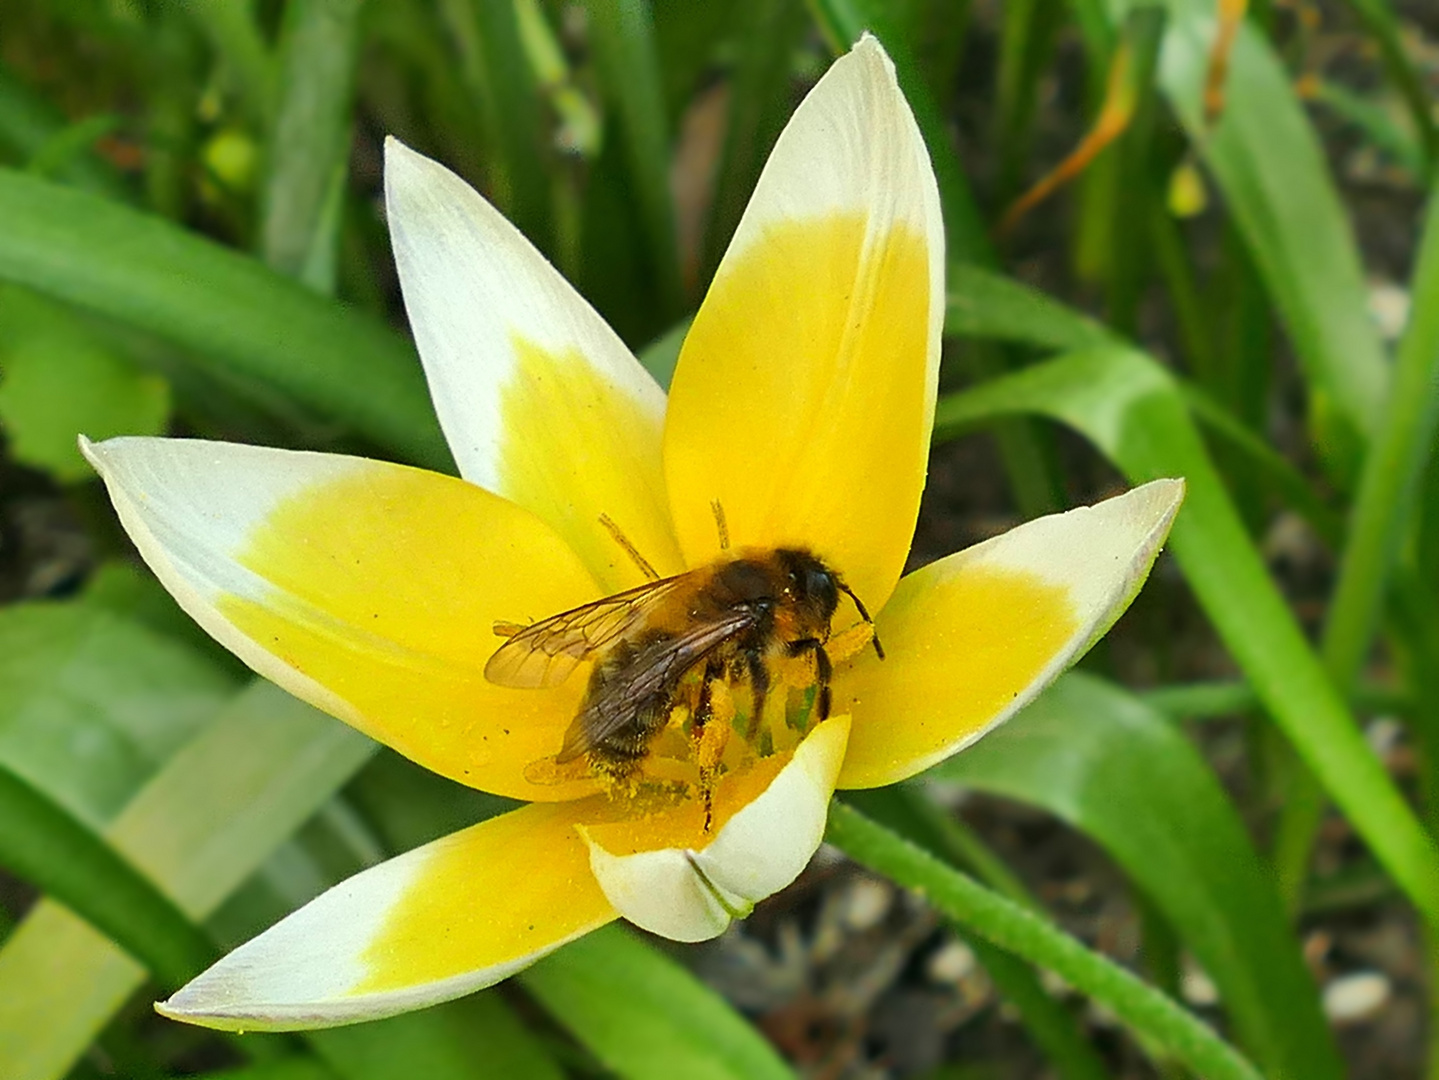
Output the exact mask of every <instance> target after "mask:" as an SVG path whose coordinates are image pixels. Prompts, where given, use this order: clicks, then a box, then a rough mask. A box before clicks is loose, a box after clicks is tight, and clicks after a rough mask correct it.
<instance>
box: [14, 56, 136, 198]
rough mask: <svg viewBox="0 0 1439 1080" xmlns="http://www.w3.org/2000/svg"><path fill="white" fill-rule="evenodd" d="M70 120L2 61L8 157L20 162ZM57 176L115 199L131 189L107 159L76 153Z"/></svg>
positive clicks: (60, 133) (59, 132) (50, 140)
mask: <svg viewBox="0 0 1439 1080" xmlns="http://www.w3.org/2000/svg"><path fill="white" fill-rule="evenodd" d="M68 126H69V121H68V120H67V119H66V118H65V114H64V113H62V112H61V111H60V110H59V109H56V108H55V107H54V106H53V105H51V104H50V103H49V102H48V101H46V100H45V99H44V98H43V97H41V96H40V95H39V94H37V93H36V92H35V91H33V90H31V89H30V87H28V86H26V85H25V83H23V82H22V81H21V80H20V79H19V78H18V77H17V76H16V75H15V74H14V73H13V72H12V71H10V70H9V69H8V68H7V67H5V66H4V65H3V64H0V150H3V151H5V152H6V153H5V157H6V158H7V159H15V160H17V161H18V162H19V163H20V164H26V163H28V162H30V161H31V160H32V159H33V158H34V157H35V156H36V155H37V154H40V153H42V152H44V151H45V149H46V148H47V147H49V146H51V145H53V140H54V139H56V138H60V137H63V133H64V132H65V131H66V130H67V127H68ZM58 179H60V180H62V181H64V182H66V183H70V184H74V185H76V186H77V187H83V188H86V189H88V190H90V191H95V192H99V193H100V194H103V195H108V196H110V197H111V198H112V199H126V198H129V197H131V192H130V190H129V188H128V187H127V186H126V184H125V181H124V180H123V179H122V178H121V176H120V174H119V173H118V172H116V170H115V168H114V167H113V166H112V165H111V164H110V163H109V162H108V161H106V160H105V159H104V158H101V157H99V156H98V155H95V154H91V153H77V154H74V155H71V156H70V157H69V158H67V159H66V161H65V162H64V164H63V165H62V167H61V168H60V170H59V174H58Z"/></svg>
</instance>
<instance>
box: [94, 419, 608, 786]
mask: <svg viewBox="0 0 1439 1080" xmlns="http://www.w3.org/2000/svg"><path fill="white" fill-rule="evenodd" d="M83 449H84V452H85V454H86V456H87V457H88V458H89V459H90V462H91V464H93V465H94V466H95V468H96V470H97V471H98V472H99V473H100V475H101V476H102V477H103V478H104V480H105V484H106V486H107V487H108V488H109V491H110V497H111V498H112V499H113V500H114V503H115V508H116V510H117V511H118V513H119V515H120V520H121V522H122V523H123V524H124V526H125V528H126V530H127V531H128V532H129V534H130V537H131V539H133V540H134V542H135V545H136V546H137V547H138V548H139V550H140V554H141V555H142V556H143V557H144V559H145V561H146V562H147V563H149V565H150V567H151V569H153V570H154V571H155V574H156V576H157V577H159V579H160V581H161V582H162V583H163V584H164V585H165V587H166V588H167V589H169V590H170V592H171V593H172V594H173V595H174V596H175V598H176V599H177V600H178V601H179V602H180V605H181V606H182V607H183V608H184V609H185V610H186V611H187V612H188V613H189V614H190V616H191V617H192V618H194V619H195V620H196V621H197V622H198V623H199V624H200V625H201V626H202V627H204V628H205V630H207V631H208V632H209V633H210V634H211V635H212V636H213V637H215V638H216V639H217V640H218V641H219V642H220V643H221V644H223V645H224V646H226V647H227V648H228V649H230V650H231V651H232V652H234V653H235V655H237V656H238V657H239V658H240V659H241V660H243V661H244V662H245V663H247V664H248V665H250V667H252V668H253V669H254V670H255V671H257V672H258V673H259V674H261V675H263V676H265V677H266V678H268V679H270V680H272V681H273V682H276V683H278V684H279V685H280V686H282V687H284V688H285V689H286V690H288V691H290V693H292V694H294V695H295V696H296V697H299V698H302V699H303V700H305V701H308V702H309V703H310V704H312V705H315V706H317V707H318V708H321V709H323V710H325V711H326V712H328V713H330V714H331V715H333V716H337V717H339V718H340V719H342V720H344V721H346V722H347V723H349V724H352V725H353V726H354V727H356V728H358V729H359V730H361V731H363V732H364V733H365V734H367V735H370V736H371V737H373V738H376V739H379V740H380V741H381V742H384V743H387V744H388V745H390V746H392V747H394V748H395V749H396V750H398V751H399V752H400V753H402V754H404V755H406V756H407V757H410V758H412V759H413V760H415V761H417V762H419V763H420V764H421V765H424V766H425V767H426V768H428V769H431V770H433V771H435V772H438V773H441V774H442V775H444V776H448V777H450V778H451V779H454V780H458V781H459V782H461V783H464V784H469V785H470V786H473V787H480V788H484V789H485V790H488V791H494V792H496V793H499V794H503V795H510V796H513V797H515V798H524V799H531V800H540V801H552V800H558V799H565V798H574V797H575V796H576V795H581V794H587V793H588V792H589V791H590V790H592V789H593V785H592V784H587V783H586V782H584V781H580V782H570V783H561V784H549V783H532V782H531V781H530V780H529V779H527V777H526V769H527V768H528V766H529V764H530V763H531V762H534V761H536V760H538V759H541V758H545V757H547V756H553V755H554V754H555V753H556V752H557V751H558V749H559V748H560V746H561V745H562V742H563V738H564V731H565V728H566V727H567V726H568V724H569V723H570V721H571V719H572V718H573V716H574V713H575V710H576V708H577V703H578V699H579V695H580V694H581V693H582V691H583V686H582V684H581V680H572V681H571V684H567V685H565V686H561V687H557V688H555V689H553V690H510V689H506V688H503V687H499V686H495V685H494V684H492V683H490V682H488V681H487V680H486V679H485V678H484V666H485V663H486V661H487V660H488V659H489V657H490V655H491V654H492V653H493V652H494V651H495V649H496V647H497V645H498V644H499V642H500V639H499V638H497V637H495V635H494V633H493V625H494V623H495V622H496V621H497V620H504V621H510V622H523V621H525V620H527V619H534V618H541V617H544V616H546V615H551V614H554V613H555V612H557V611H563V610H566V609H567V608H570V607H573V606H575V605H577V604H581V603H585V602H587V601H589V600H592V599H595V598H596V596H597V595H598V589H597V587H596V586H595V584H594V582H593V581H592V579H591V578H590V576H589V574H588V573H587V572H586V570H585V568H584V567H583V566H582V565H580V563H579V561H578V559H576V557H575V556H574V554H573V553H572V552H571V551H570V550H569V548H568V547H567V546H566V545H565V543H564V542H563V541H562V540H561V539H560V538H559V537H558V536H557V535H555V533H554V531H553V530H551V529H550V528H549V527H548V526H547V525H545V524H544V523H543V522H541V521H540V520H539V519H538V518H536V517H535V516H534V515H532V514H530V513H528V512H527V511H525V510H522V509H520V508H519V507H517V506H515V505H513V504H512V503H509V502H507V501H505V500H504V499H501V498H499V497H498V496H495V495H491V494H490V493H488V492H486V491H483V490H481V489H480V488H478V487H476V486H475V485H473V484H469V483H466V482H465V481H463V480H457V479H454V478H452V477H446V476H440V475H438V474H436V473H429V472H424V471H422V470H419V469H411V468H406V467H404V466H400V465H390V464H386V463H383V462H377V461H369V460H366V459H363V458H351V457H341V456H338V455H332V454H316V453H305V452H297V451H288V450H270V449H265V448H260V447H250V446H239V445H234V444H230V443H219V442H200V441H192V440H183V439H138V438H133V439H132V438H125V439H111V440H109V441H107V442H103V443H97V444H91V443H85V444H84V445H83Z"/></svg>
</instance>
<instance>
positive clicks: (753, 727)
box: [745, 649, 769, 742]
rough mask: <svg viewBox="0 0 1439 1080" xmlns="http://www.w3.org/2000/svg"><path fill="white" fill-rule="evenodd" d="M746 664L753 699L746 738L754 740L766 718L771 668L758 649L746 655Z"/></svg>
mask: <svg viewBox="0 0 1439 1080" xmlns="http://www.w3.org/2000/svg"><path fill="white" fill-rule="evenodd" d="M745 666H746V667H747V668H748V671H749V688H750V698H751V700H752V705H751V711H750V717H749V728H748V730H746V732H745V738H746V739H748V740H749V741H751V742H753V741H754V737H755V736H756V735H758V734H759V726H760V722H761V721H762V720H763V719H764V703H765V698H766V697H767V696H768V695H769V668H767V667H765V666H764V657H763V656H762V655H761V654H760V652H759V650H757V649H756V650H754V651H752V652H750V653H748V654H747V655H746V656H745Z"/></svg>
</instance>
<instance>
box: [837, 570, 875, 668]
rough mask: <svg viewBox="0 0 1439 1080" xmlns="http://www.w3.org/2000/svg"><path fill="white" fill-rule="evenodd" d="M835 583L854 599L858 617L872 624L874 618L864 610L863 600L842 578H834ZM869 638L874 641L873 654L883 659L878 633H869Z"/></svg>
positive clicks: (840, 589)
mask: <svg viewBox="0 0 1439 1080" xmlns="http://www.w3.org/2000/svg"><path fill="white" fill-rule="evenodd" d="M835 584H836V585H837V586H839V591H840V592H842V593H844V594H845V596H848V597H849V598H850V599H851V600H853V601H854V606H855V609H856V610H857V611H858V612H859V617H860V618H861V619H863V620H864V621H865V622H867V623H869V625H870V626H873V625H874V620H873V619H871V618H870V617H869V612H868V611H866V610H865V607H864V601H863V600H861V599H860V598H859V597H858V596H856V595H855V594H854V590H853V589H851V588H850V587H849V586H848V585H846V584H845V583H844V582H843V581H842V580H840V579H838V578H836V579H835ZM869 640H870V641H871V642H873V643H874V652H875V655H876V656H878V657H879V658H880V659H881V660H883V659H884V646H883V645H881V644H880V643H879V634H877V633H873V634H871V635H870V638H869Z"/></svg>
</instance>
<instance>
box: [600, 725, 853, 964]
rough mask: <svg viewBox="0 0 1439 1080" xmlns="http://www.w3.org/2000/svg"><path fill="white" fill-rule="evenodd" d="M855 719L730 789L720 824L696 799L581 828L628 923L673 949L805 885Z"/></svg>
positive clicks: (722, 793) (719, 798)
mask: <svg viewBox="0 0 1439 1080" xmlns="http://www.w3.org/2000/svg"><path fill="white" fill-rule="evenodd" d="M848 736H849V717H847V716H835V717H831V718H830V719H829V720H827V721H825V722H824V723H823V724H821V725H819V727H817V728H815V730H814V731H812V732H810V734H809V735H808V736H806V737H805V739H804V741H803V742H801V743H800V744H799V746H797V747H796V748H795V749H794V751H793V753H792V754H784V755H776V756H774V757H771V758H768V759H765V760H764V761H762V762H760V763H759V764H758V765H757V766H756V767H754V768H753V769H751V770H750V771H748V772H746V773H741V774H738V775H735V776H732V777H728V778H726V779H725V780H722V781H721V782H720V784H719V787H718V789H717V790H716V791H715V793H714V802H713V811H714V821H713V823H712V829H711V831H706V830H705V827H704V808H703V806H702V805H701V803H700V802H699V800H697V799H690V800H688V801H686V802H684V803H682V804H681V805H679V806H678V807H676V808H675V809H674V810H672V811H670V812H667V813H661V814H655V815H651V816H648V817H643V818H636V817H632V818H628V819H622V820H619V821H609V822H594V823H590V824H588V825H586V826H584V827H583V828H582V833H583V835H584V837H585V840H586V842H587V843H588V844H589V850H590V867H591V869H592V870H593V871H594V875H595V879H596V880H597V881H598V882H599V886H600V888H601V889H602V890H603V891H604V893H605V895H606V896H607V897H608V898H609V901H610V903H611V904H613V905H614V906H615V909H616V910H617V911H619V913H620V914H621V915H623V916H624V917H625V918H627V919H628V920H629V921H630V922H632V923H634V924H635V925H636V926H639V927H642V928H643V929H645V930H648V931H650V932H651V933H654V934H659V935H661V936H663V937H667V938H671V939H673V940H675V941H705V940H707V939H709V938H712V937H715V936H717V935H718V934H720V933H723V932H724V929H725V927H727V926H728V925H729V924H730V921H731V920H732V919H736V918H743V917H744V916H746V915H748V914H749V912H750V910H751V909H752V908H753V907H754V905H755V904H756V903H758V902H759V901H760V900H763V899H764V898H765V897H767V896H772V895H774V894H775V893H777V892H779V890H780V889H783V888H784V887H785V886H786V885H788V884H789V883H790V882H791V881H793V880H794V879H795V878H796V877H798V876H799V873H800V871H801V870H803V869H804V868H805V866H806V865H807V864H808V863H809V860H810V857H811V856H812V855H813V854H814V853H815V850H816V849H817V848H818V847H819V844H820V840H821V839H822V838H823V836H824V826H825V819H826V816H827V814H828V812H829V800H830V797H831V796H832V795H833V794H834V785H835V780H836V778H837V777H838V775H839V770H840V764H841V762H842V761H843V759H844V753H845V743H846V740H847V739H848Z"/></svg>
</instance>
